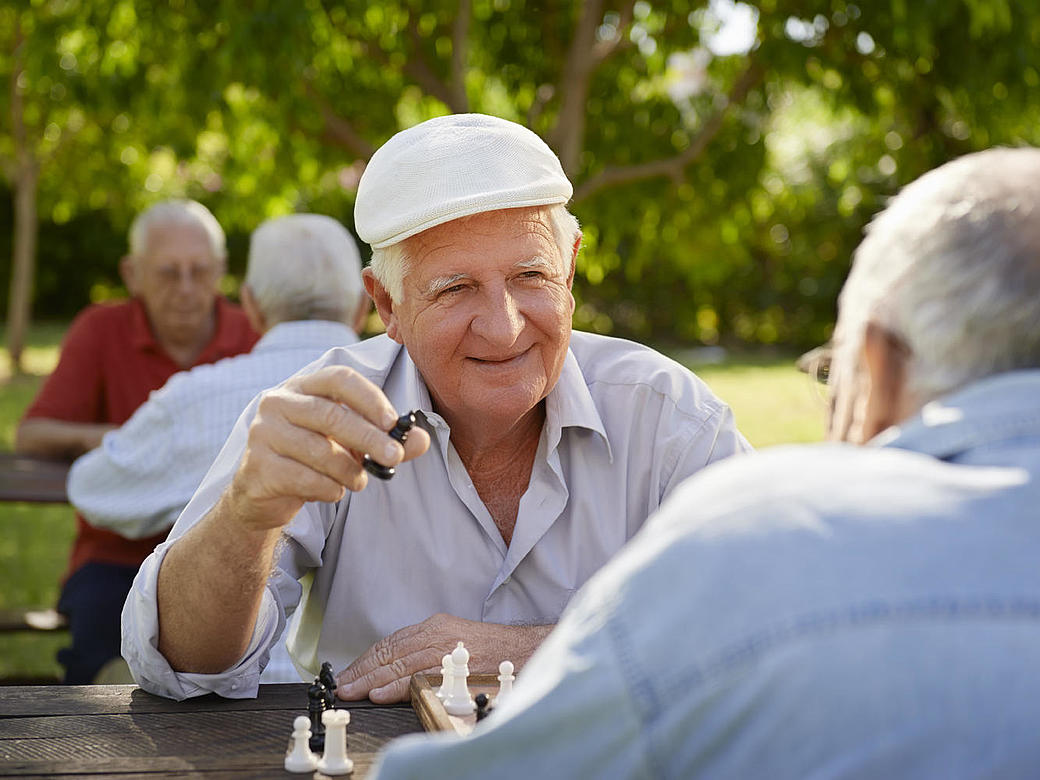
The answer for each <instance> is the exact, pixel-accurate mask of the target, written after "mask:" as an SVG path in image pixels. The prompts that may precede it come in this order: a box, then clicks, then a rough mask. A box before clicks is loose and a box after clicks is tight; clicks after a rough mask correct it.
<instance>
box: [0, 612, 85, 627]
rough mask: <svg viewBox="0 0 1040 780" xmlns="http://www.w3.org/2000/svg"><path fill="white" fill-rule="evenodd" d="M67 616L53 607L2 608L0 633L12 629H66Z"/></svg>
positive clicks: (67, 625)
mask: <svg viewBox="0 0 1040 780" xmlns="http://www.w3.org/2000/svg"><path fill="white" fill-rule="evenodd" d="M68 627H69V623H68V621H67V620H66V619H65V616H64V615H62V614H60V613H59V612H57V611H56V610H53V609H2V610H0V633H8V632H12V631H64V630H65V629H67V628H68Z"/></svg>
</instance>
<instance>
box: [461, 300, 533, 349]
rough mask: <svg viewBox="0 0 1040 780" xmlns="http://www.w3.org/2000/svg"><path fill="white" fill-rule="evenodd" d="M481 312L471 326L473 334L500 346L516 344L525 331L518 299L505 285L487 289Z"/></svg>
mask: <svg viewBox="0 0 1040 780" xmlns="http://www.w3.org/2000/svg"><path fill="white" fill-rule="evenodd" d="M483 293H484V294H483V295H482V296H481V298H482V300H481V310H480V312H479V313H478V314H477V315H476V316H475V317H474V318H473V321H472V323H471V325H470V327H471V329H472V330H473V333H474V334H475V335H477V336H480V337H481V338H482V339H484V340H485V341H487V342H489V343H492V344H496V345H499V346H511V345H512V344H514V343H516V340H517V339H518V338H519V337H520V334H521V332H523V329H524V315H523V312H521V310H520V304H519V302H518V301H517V300H516V297H515V296H514V295H513V294H512V293H511V292H510V291H509V289H508V287H506V286H505V285H499V286H496V287H492V288H490V289H489V288H487V287H485V288H484V290H483Z"/></svg>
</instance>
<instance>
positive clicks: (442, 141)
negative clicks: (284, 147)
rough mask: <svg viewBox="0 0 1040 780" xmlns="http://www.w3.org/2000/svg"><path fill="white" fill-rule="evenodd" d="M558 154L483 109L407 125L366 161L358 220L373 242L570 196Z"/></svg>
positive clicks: (360, 229) (357, 204)
mask: <svg viewBox="0 0 1040 780" xmlns="http://www.w3.org/2000/svg"><path fill="white" fill-rule="evenodd" d="M573 191H574V190H573V188H572V187H571V183H570V181H568V179H567V176H566V175H565V174H564V172H563V167H562V166H561V165H560V160H559V158H557V157H556V155H555V154H554V153H553V150H552V149H550V148H549V146H548V145H547V144H546V143H545V141H543V140H542V139H541V138H539V137H538V136H537V135H536V134H535V133H533V132H531V131H530V130H528V129H527V128H526V127H524V126H522V125H518V124H516V123H515V122H509V121H507V120H505V119H499V118H497V117H493V116H487V115H485V114H453V115H451V116H442V117H437V118H436V119H429V120H427V121H425V122H423V123H421V124H418V125H416V126H415V127H412V128H409V129H408V130H402V131H401V132H400V133H398V134H397V135H395V136H394V137H393V138H391V139H390V140H389V141H387V142H386V143H385V144H383V145H382V146H381V147H380V148H379V150H378V151H376V153H375V154H374V155H372V159H371V160H370V161H369V163H368V166H367V167H366V168H365V172H364V174H362V176H361V181H360V183H359V184H358V193H357V200H356V202H355V203H354V224H355V227H356V228H357V232H358V235H359V236H360V237H361V239H362V240H363V241H367V242H368V243H369V244H371V246H372V248H373V249H378V248H380V247H385V246H390V245H391V244H396V243H397V242H399V241H403V240H404V239H406V238H408V237H409V236H414V235H415V234H416V233H421V232H422V231H424V230H427V229H428V228H432V227H434V226H435V225H440V224H443V223H445V222H450V221H451V220H453V219H458V218H459V217H466V216H469V215H470V214H479V213H481V212H484V211H496V210H498V209H512V208H520V207H522V206H545V205H549V204H553V203H566V202H567V201H568V200H570V198H571V194H572V193H573Z"/></svg>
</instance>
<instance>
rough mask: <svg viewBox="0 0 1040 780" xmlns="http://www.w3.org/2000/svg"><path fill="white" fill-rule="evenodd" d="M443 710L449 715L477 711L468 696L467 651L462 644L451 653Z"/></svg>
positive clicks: (470, 697) (467, 713) (471, 698)
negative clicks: (449, 682) (449, 684)
mask: <svg viewBox="0 0 1040 780" xmlns="http://www.w3.org/2000/svg"><path fill="white" fill-rule="evenodd" d="M444 709H445V711H447V713H448V714H449V715H469V714H471V713H472V712H474V711H475V710H476V709H477V705H476V703H475V702H474V701H473V697H472V696H470V695H469V650H467V649H466V648H465V647H463V646H462V642H459V644H458V647H456V648H455V649H454V650H452V651H451V688H450V690H449V691H448V693H447V694H446V695H445V697H444Z"/></svg>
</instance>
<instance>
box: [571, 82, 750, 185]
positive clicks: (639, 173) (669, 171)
mask: <svg viewBox="0 0 1040 780" xmlns="http://www.w3.org/2000/svg"><path fill="white" fill-rule="evenodd" d="M763 75H764V71H763V70H762V68H760V67H759V66H758V65H757V64H756V63H754V62H751V63H749V64H748V66H747V68H746V69H745V70H744V72H743V73H741V75H740V76H739V77H738V78H737V80H736V81H735V82H734V84H733V86H732V88H731V89H730V91H729V94H728V95H727V96H726V98H725V102H724V103H723V105H722V106H720V107H719V108H717V109H716V110H715V112H714V113H713V114H712V115H711V116H710V117H708V120H707V121H706V122H705V123H704V124H703V125H702V126H701V129H700V130H699V131H698V132H697V135H695V136H694V137H693V138H692V139H691V140H690V145H689V146H687V147H686V148H685V149H683V150H682V152H680V153H679V154H677V155H675V156H674V157H666V158H663V159H660V160H652V161H650V162H646V163H639V164H637V165H624V166H618V167H608V168H604V169H603V170H602V171H600V172H599V173H598V174H596V175H595V176H592V177H591V178H589V179H587V180H585V181H584V182H583V183H582V184H581V185H579V186H578V187H576V188H575V190H574V201H575V202H577V201H580V200H584V199H585V198H587V197H589V195H591V194H592V193H594V192H596V191H598V190H601V189H603V188H604V187H610V186H613V185H616V184H626V183H628V182H633V181H640V180H642V179H652V178H655V177H657V176H670V177H671V178H673V179H675V180H676V181H681V180H682V177H683V172H684V171H685V170H686V167H687V166H688V165H689V164H690V163H692V162H693V161H694V160H696V159H697V158H698V157H700V156H701V155H702V154H703V153H704V150H705V149H706V148H707V147H708V144H710V143H711V141H712V140H713V139H714V138H715V136H716V135H718V132H719V130H721V129H722V123H723V121H724V120H725V118H726V115H727V114H728V113H729V111H730V109H731V108H733V106H736V105H739V104H741V103H743V102H744V99H745V98H746V97H747V94H748V92H750V91H751V90H752V89H753V88H754V87H755V86H756V85H757V84H758V83H759V82H760V81H761V80H762V77H763Z"/></svg>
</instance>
